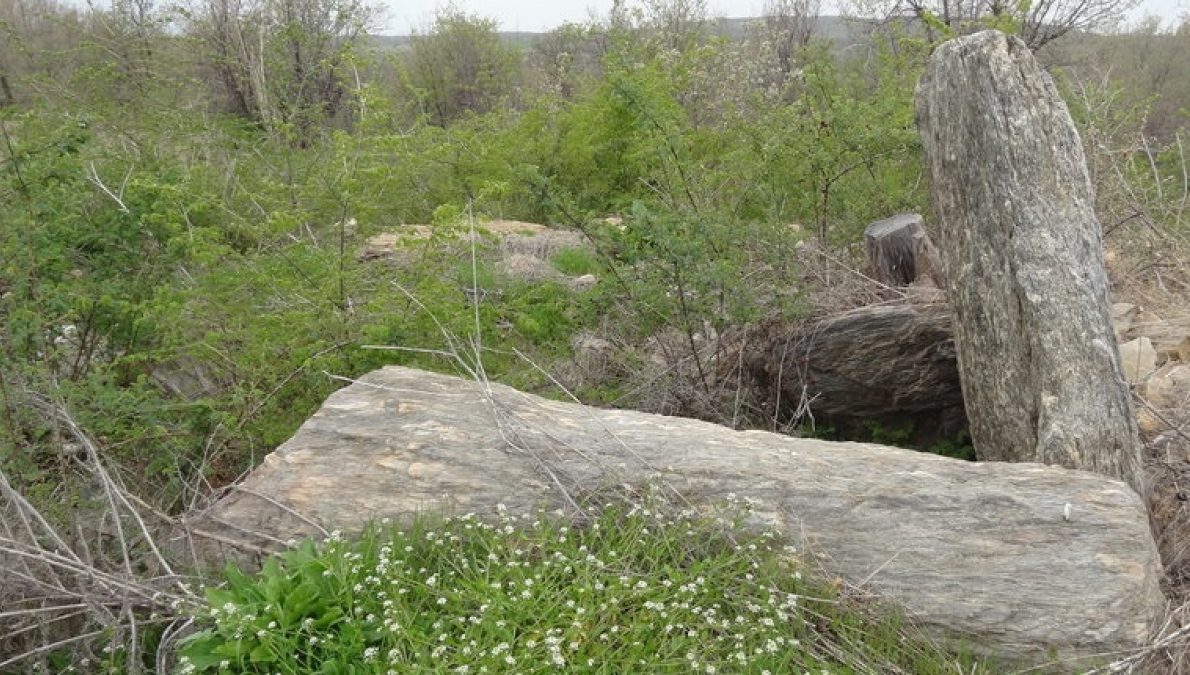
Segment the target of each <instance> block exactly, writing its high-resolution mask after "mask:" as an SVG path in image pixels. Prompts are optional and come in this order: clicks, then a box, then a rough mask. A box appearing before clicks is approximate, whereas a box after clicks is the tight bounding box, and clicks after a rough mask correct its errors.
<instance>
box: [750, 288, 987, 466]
mask: <svg viewBox="0 0 1190 675" xmlns="http://www.w3.org/2000/svg"><path fill="white" fill-rule="evenodd" d="M951 322H952V314H951V311H950V307H949V306H947V305H945V304H932V305H918V304H902V305H877V306H872V307H861V308H859V309H854V310H851V311H848V312H844V313H842V314H838V315H834V316H830V317H826V318H824V319H822V320H821V321H818V322H801V323H794V324H791V325H788V326H784V325H776V326H772V327H770V328H769V331H768V333H767V334H765V335H760V336H757V338H756V343H757V346H755V347H754V348H752V349H749V350H748V351H747V352H745V353H744V354H743V357H742V358H743V360H744V364H745V366H746V368H747V371H748V373H749V375H750V376H751V378H752V381H753V382H754V386H755V387H756V388H757V391H758V393H759V395H760V397H761V398H762V399H765V400H767V401H768V402H769V403H768V405H769V408H770V411H769V412H770V413H771V414H772V415H773V417H775V418H776V419H779V420H788V419H791V418H793V417H795V416H796V415H797V414H798V411H799V410H800V409H803V406H806V407H808V408H809V410H810V414H812V416H813V419H814V422H815V424H816V425H819V426H822V427H831V428H833V429H834V430H835V431H837V432H838V433H840V434H842V435H843V437H844V438H856V437H865V436H864V434H868V433H871V432H870V429H868V426H869V425H873V424H876V425H880V426H881V427H882V428H884V429H886V430H897V429H901V428H904V427H906V426H907V425H908V426H910V427H912V428H911V432H912V438H911V439H910V440H911V441H912V442H913V443H914V444H915V445H917V446H918V447H929V446H931V445H934V444H936V443H938V442H941V441H953V440H954V439H955V438H956V437H958V436H959V434H960V433H961V432H962V431H963V430H964V429H965V428H966V426H967V416H966V413H965V412H964V408H963V391H962V385H961V384H960V382H959V369H958V362H957V360H956V358H955V346H954V333H953V329H952V327H951Z"/></svg>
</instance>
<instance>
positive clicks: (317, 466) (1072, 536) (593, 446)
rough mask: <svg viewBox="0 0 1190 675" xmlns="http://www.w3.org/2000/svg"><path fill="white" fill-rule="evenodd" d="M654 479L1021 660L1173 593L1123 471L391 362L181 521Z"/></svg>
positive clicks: (335, 518)
mask: <svg viewBox="0 0 1190 675" xmlns="http://www.w3.org/2000/svg"><path fill="white" fill-rule="evenodd" d="M650 484H656V485H663V486H666V488H667V489H669V490H672V491H675V492H676V493H678V494H680V495H681V496H682V498H683V499H684V500H686V501H688V502H689V503H691V504H693V505H696V506H698V505H707V504H713V503H715V502H717V501H719V500H725V499H726V498H727V497H728V495H729V494H733V493H734V494H735V495H737V496H739V497H747V498H750V499H752V500H755V503H756V514H755V521H756V525H757V526H768V527H774V528H777V529H778V530H780V531H781V532H783V533H785V534H786V535H788V536H789V537H791V538H792V539H793V540H794V543H795V544H796V545H797V547H798V549H799V552H800V553H801V554H803V555H805V556H807V558H808V559H809V560H811V561H812V562H815V563H817V564H821V566H822V567H823V568H824V569H825V570H826V571H827V572H828V573H830V574H834V575H838V576H839V577H841V578H843V579H845V580H846V581H848V582H850V583H851V584H854V585H856V586H860V587H862V588H865V589H869V590H871V591H875V592H878V593H881V594H885V595H887V596H889V597H891V598H893V599H895V600H897V601H898V602H900V603H902V604H903V605H904V606H905V607H906V608H907V610H908V611H909V613H910V615H911V616H913V617H915V618H916V619H917V620H918V621H920V622H921V623H922V625H923V626H925V627H926V628H927V629H932V630H933V631H936V632H937V633H938V634H940V635H942V636H952V637H953V636H964V637H965V638H967V639H969V640H971V643H972V644H974V645H976V646H978V647H979V648H982V649H986V650H989V651H994V652H996V653H998V654H1000V655H1002V656H1005V657H1007V658H1010V659H1012V660H1014V661H1024V662H1040V661H1043V660H1045V659H1046V658H1047V654H1056V655H1057V656H1059V657H1063V658H1079V657H1091V656H1092V655H1095V654H1103V653H1107V652H1115V651H1117V650H1127V649H1130V648H1135V647H1137V646H1138V645H1140V644H1142V643H1143V642H1144V641H1145V639H1146V638H1147V637H1148V634H1149V631H1150V629H1151V628H1152V627H1153V624H1154V622H1155V621H1156V619H1157V617H1158V615H1159V614H1160V612H1161V611H1162V609H1163V606H1164V600H1163V598H1162V595H1161V592H1160V590H1159V586H1158V577H1159V574H1160V562H1159V560H1158V554H1157V551H1156V549H1155V547H1154V544H1153V540H1152V536H1151V534H1150V532H1149V526H1148V520H1147V515H1146V512H1145V509H1144V507H1143V505H1142V504H1141V501H1140V499H1139V498H1138V497H1137V495H1136V494H1135V492H1134V491H1133V490H1131V489H1130V488H1129V487H1128V486H1127V485H1126V484H1125V483H1123V482H1120V481H1118V480H1114V479H1111V478H1108V477H1105V476H1101V475H1097V474H1093V473H1086V472H1080V471H1072V470H1068V469H1064V468H1060V467H1050V466H1043V465H1040V464H1009V463H985V464H977V463H968V462H962V461H958V460H951V459H947V458H943V457H937V456H934V455H928V454H922V453H915V452H912V451H908V450H900V449H895V448H890V447H883V446H877V445H868V444H855V443H830V442H826V441H819V440H810V439H797V438H791V437H787V436H781V435H777V434H771V433H767V432H758V431H734V430H731V429H728V428H726V427H720V426H716V425H712V424H708V423H705V422H699V421H695V420H687V419H678V418H670V417H663V416H658V415H650V414H646V413H639V412H631V411H619V410H601V409H595V408H589V407H585V406H581V405H577V404H572V403H562V402H556V401H550V400H546V399H542V398H539V397H536V396H533V395H529V394H525V393H521V392H519V391H516V390H514V389H511V388H508V387H505V386H502V385H497V384H484V383H477V382H474V381H468V380H462V379H458V378H455V377H450V376H445V375H439V374H433V373H428V372H424V371H419V370H413V369H408V368H402V367H395V366H393V367H387V368H384V369H382V370H379V371H375V372H373V373H370V374H368V375H366V376H364V377H362V378H360V379H359V380H358V381H356V382H355V383H353V384H351V385H349V386H347V387H345V388H344V389H342V390H340V391H338V392H337V393H335V394H333V395H332V396H331V397H330V398H329V399H328V400H327V401H326V403H325V405H324V406H323V407H322V408H321V410H319V411H318V412H317V414H315V415H314V416H313V417H312V418H311V419H310V420H308V421H307V423H306V424H305V425H304V426H303V427H302V428H301V429H300V430H299V431H298V433H297V434H296V435H295V436H294V438H292V439H291V440H290V441H288V442H286V443H285V444H284V445H282V446H281V447H280V448H278V449H277V450H276V451H275V452H273V453H272V454H271V455H269V456H268V457H267V458H266V460H265V461H264V463H263V464H262V465H261V466H260V467H259V468H258V469H257V470H255V471H254V472H253V473H252V474H251V475H249V476H248V477H247V478H246V480H244V481H243V482H242V484H241V485H239V486H237V487H235V488H233V489H231V490H230V491H229V492H228V493H227V494H226V495H225V496H224V497H223V498H222V500H220V501H219V502H217V503H216V504H214V505H213V506H211V507H210V508H209V509H208V510H206V511H205V512H203V513H199V514H195V515H193V516H191V517H190V518H189V519H188V524H189V528H190V533H191V534H192V535H193V536H194V541H195V542H196V545H197V547H198V549H197V550H199V551H201V552H203V553H204V554H205V555H206V556H208V560H213V559H214V558H215V557H217V556H219V555H225V554H227V553H228V552H229V551H232V550H233V549H235V548H236V545H241V546H245V545H246V546H248V547H252V546H257V547H261V548H264V549H271V548H275V547H276V546H277V545H278V544H279V543H280V542H284V541H285V540H288V539H292V538H296V537H300V536H301V535H303V534H306V533H311V532H316V531H317V530H318V528H324V529H326V530H329V529H332V528H342V529H344V530H353V529H356V528H359V527H360V526H361V525H363V524H364V523H365V521H366V520H367V519H374V518H382V517H392V518H401V517H408V516H410V515H411V514H414V513H417V512H422V511H427V510H435V511H438V510H445V511H447V512H453V513H456V514H462V513H466V512H474V513H476V514H478V515H480V516H484V515H490V514H493V513H494V512H495V510H496V508H497V505H498V504H503V505H505V506H506V507H507V508H508V509H509V510H511V511H513V512H531V511H534V510H536V509H538V508H541V507H546V508H550V509H561V510H563V512H567V511H571V512H573V511H572V509H573V508H574V506H575V505H574V503H572V500H574V501H577V502H581V501H582V499H583V498H584V495H598V496H602V497H598V496H597V497H596V498H603V497H606V495H607V493H608V492H609V491H613V492H618V491H625V490H626V491H629V492H635V491H639V490H643V489H645V488H646V487H647V486H648V485H650ZM1067 504H1069V505H1070V506H1069V519H1067V517H1066V511H1067ZM242 551H243V549H242V548H241V549H240V552H241V553H242Z"/></svg>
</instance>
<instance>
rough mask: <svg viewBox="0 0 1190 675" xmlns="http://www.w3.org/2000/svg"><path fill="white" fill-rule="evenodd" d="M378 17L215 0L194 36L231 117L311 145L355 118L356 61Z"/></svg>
mask: <svg viewBox="0 0 1190 675" xmlns="http://www.w3.org/2000/svg"><path fill="white" fill-rule="evenodd" d="M373 14H374V11H373V9H372V8H371V7H370V6H369V5H367V4H365V2H364V0H207V2H206V4H205V5H202V6H199V7H198V8H196V9H194V10H192V11H191V12H190V13H189V14H188V16H189V18H190V21H189V24H188V26H187V30H188V32H189V33H190V34H191V35H193V36H194V37H195V38H197V41H198V42H199V44H201V45H202V46H203V50H204V55H203V63H204V65H205V66H206V68H207V69H208V70H209V72H210V73H211V74H212V76H213V77H214V80H215V85H216V89H217V90H218V91H219V92H220V96H221V98H222V99H223V100H224V101H225V104H226V105H227V106H228V109H229V110H230V111H231V112H233V113H235V114H237V115H240V116H242V117H244V118H246V119H250V120H253V121H255V122H259V123H261V124H263V125H264V126H265V128H267V129H270V130H274V131H284V132H287V133H289V134H291V135H292V136H293V137H294V138H295V139H297V140H298V141H299V142H301V143H304V144H308V143H309V141H310V139H311V138H312V137H313V135H314V132H315V131H316V128H317V125H318V123H320V122H321V121H323V120H333V119H335V118H336V117H342V116H345V115H347V113H348V110H349V107H348V104H347V100H346V98H347V97H346V93H345V87H344V81H345V80H346V78H347V77H348V70H349V68H350V55H351V54H352V53H353V50H355V49H356V48H357V47H358V43H359V40H360V38H361V37H362V36H363V35H364V33H365V30H366V28H367V26H368V23H369V21H370V20H371V19H372V16H373Z"/></svg>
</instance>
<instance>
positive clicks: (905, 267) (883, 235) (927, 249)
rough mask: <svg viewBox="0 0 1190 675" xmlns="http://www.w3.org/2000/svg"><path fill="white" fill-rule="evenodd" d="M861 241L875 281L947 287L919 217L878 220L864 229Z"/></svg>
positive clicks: (890, 283)
mask: <svg viewBox="0 0 1190 675" xmlns="http://www.w3.org/2000/svg"><path fill="white" fill-rule="evenodd" d="M864 239H865V240H866V241H867V243H868V259H869V260H870V261H871V262H872V269H873V274H874V276H875V279H876V281H879V282H880V283H882V284H884V285H885V286H891V287H893V288H904V287H906V286H908V285H909V284H912V283H914V282H916V281H918V280H919V279H920V280H929V282H930V283H932V284H933V285H934V286H936V287H937V288H941V289H945V288H946V280H945V278H944V277H943V276H942V259H941V258H940V257H939V256H938V249H937V248H935V247H934V242H932V241H930V235H929V233H927V232H926V224H925V220H924V219H922V217H921V216H920V215H919V214H916V213H906V214H901V215H898V216H893V217H892V218H887V219H885V220H878V221H876V222H874V223H872V224H871V225H868V227H867V228H865V229H864Z"/></svg>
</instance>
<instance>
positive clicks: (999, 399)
mask: <svg viewBox="0 0 1190 675" xmlns="http://www.w3.org/2000/svg"><path fill="white" fill-rule="evenodd" d="M917 124H918V128H919V129H920V131H921V135H922V144H923V146H924V148H925V155H926V164H927V167H928V171H929V177H930V182H931V196H932V198H933V202H934V210H935V214H936V217H937V221H938V227H939V232H940V237H939V242H940V246H941V249H942V259H943V266H944V269H945V272H946V277H947V279H948V284H949V289H948V291H949V296H950V300H951V303H952V307H953V309H954V326H955V349H956V352H957V354H958V360H959V372H960V376H961V379H962V386H963V396H964V399H965V400H966V403H967V415H968V418H969V420H970V425H971V426H970V430H971V439H972V441H973V443H974V445H975V451H976V453H977V455H978V456H979V458H980V459H984V460H1004V461H1016V462H1043V463H1045V464H1058V465H1061V466H1065V467H1070V468H1075V469H1082V470H1086V471H1094V472H1097V473H1102V474H1106V475H1109V476H1114V477H1117V478H1121V479H1123V480H1125V481H1127V482H1128V483H1129V484H1130V485H1132V487H1133V488H1134V489H1136V490H1137V491H1138V492H1139V493H1141V494H1144V489H1143V478H1142V474H1141V469H1140V449H1139V441H1138V436H1137V429H1136V421H1135V418H1134V416H1133V411H1132V401H1131V397H1130V394H1129V390H1128V386H1127V384H1126V383H1125V381H1124V377H1123V374H1122V371H1121V367H1120V356H1119V351H1118V348H1117V346H1116V341H1115V337H1114V335H1113V333H1112V326H1111V314H1110V306H1109V301H1108V282H1107V274H1106V272H1105V271H1104V267H1103V251H1102V246H1101V241H1100V227H1099V221H1098V219H1097V218H1096V216H1095V211H1094V191H1093V188H1092V186H1091V181H1090V177H1089V175H1088V173H1087V168H1086V162H1085V160H1084V157H1083V150H1082V143H1081V142H1080V140H1079V136H1078V132H1077V131H1076V130H1075V128H1074V123H1073V122H1072V121H1071V119H1070V114H1069V112H1068V111H1067V109H1066V106H1065V104H1063V102H1062V100H1061V99H1060V98H1059V96H1058V92H1057V89H1056V88H1055V87H1054V84H1053V81H1052V80H1051V79H1050V77H1049V76H1048V75H1047V74H1046V73H1045V72H1043V71H1042V70H1041V68H1039V67H1038V65H1037V63H1036V61H1035V60H1034V58H1033V56H1032V54H1030V52H1029V50H1028V49H1027V48H1026V47H1025V45H1024V43H1023V42H1021V41H1020V40H1018V39H1016V38H1015V37H1009V36H1006V35H1004V34H1003V33H1000V32H997V31H984V32H981V33H977V34H975V35H969V36H965V37H961V38H957V39H955V40H952V41H950V42H947V43H945V44H943V45H942V46H941V47H939V48H938V50H937V51H935V52H934V54H933V55H932V56H931V57H930V62H929V64H928V66H927V69H926V73H925V75H924V76H923V77H922V79H921V82H920V83H919V84H918V88H917Z"/></svg>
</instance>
